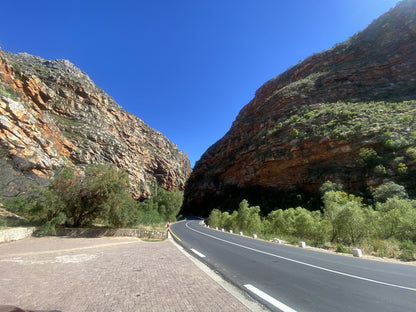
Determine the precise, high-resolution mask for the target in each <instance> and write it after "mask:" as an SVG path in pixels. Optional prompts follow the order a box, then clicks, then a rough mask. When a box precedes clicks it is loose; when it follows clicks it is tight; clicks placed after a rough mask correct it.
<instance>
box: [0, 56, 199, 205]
mask: <svg viewBox="0 0 416 312" xmlns="http://www.w3.org/2000/svg"><path fill="white" fill-rule="evenodd" d="M0 113H1V115H0V174H2V178H1V179H0V180H1V181H0V183H1V185H0V186H1V194H0V195H1V196H15V195H17V194H19V193H20V192H23V191H24V190H25V189H26V187H27V186H28V185H30V184H39V183H43V182H45V181H46V180H47V179H48V178H50V177H52V176H53V175H54V172H56V170H59V168H62V167H72V168H75V167H76V168H78V169H79V170H82V166H83V165H86V164H96V163H112V164H115V165H116V166H117V167H119V168H122V169H125V170H126V171H127V172H128V174H129V175H130V177H131V181H132V192H133V194H134V197H135V198H146V197H148V196H149V195H150V194H151V191H152V190H153V189H155V187H156V186H161V187H163V188H165V189H167V190H172V189H174V188H178V189H180V190H183V189H184V185H185V181H186V180H187V178H188V176H189V174H190V171H191V168H190V163H189V160H188V158H187V156H186V154H185V153H183V152H181V151H179V150H178V148H177V146H176V145H175V144H174V143H172V142H170V141H169V140H168V139H167V138H166V137H165V136H164V135H163V134H162V133H160V132H158V131H156V130H154V129H151V128H150V127H149V126H148V125H146V124H145V123H144V122H143V121H142V120H140V119H139V118H138V117H136V116H134V115H132V114H130V113H128V112H126V111H125V110H123V109H122V108H121V107H120V106H119V105H118V104H117V103H115V101H114V100H113V99H112V98H111V97H110V96H108V95H107V94H106V93H105V92H104V91H103V90H101V89H100V88H98V87H97V86H96V85H95V84H94V83H93V82H92V80H91V79H90V78H89V77H88V76H87V75H86V74H85V73H83V72H82V71H81V70H80V69H78V68H77V67H75V66H74V65H73V64H72V63H70V62H69V61H67V60H54V61H48V60H45V59H42V58H40V57H36V56H32V55H29V54H26V53H19V54H12V53H7V52H1V51H0Z"/></svg>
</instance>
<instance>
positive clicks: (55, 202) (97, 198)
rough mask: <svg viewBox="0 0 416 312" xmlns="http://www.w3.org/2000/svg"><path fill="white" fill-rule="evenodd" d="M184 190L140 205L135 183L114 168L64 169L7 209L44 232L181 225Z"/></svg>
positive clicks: (11, 201)
mask: <svg viewBox="0 0 416 312" xmlns="http://www.w3.org/2000/svg"><path fill="white" fill-rule="evenodd" d="M182 201H183V195H182V193H181V192H180V191H177V190H174V191H166V190H164V189H162V188H158V189H157V190H156V194H155V195H153V196H151V197H150V198H148V199H146V200H144V201H142V202H140V201H136V200H134V199H133V197H132V195H131V193H130V179H129V177H128V175H127V173H126V172H125V171H124V170H120V169H118V168H117V167H115V166H113V165H87V166H86V167H85V170H84V173H83V174H76V173H75V172H74V171H73V170H71V169H69V168H65V169H63V170H62V171H61V172H60V173H59V174H58V175H57V176H56V177H55V178H54V179H53V180H52V181H51V183H50V184H49V185H48V186H44V187H37V188H35V189H33V190H30V191H28V192H27V194H25V196H20V197H13V198H9V199H5V200H3V206H4V208H6V209H7V210H9V211H11V212H13V213H16V214H18V215H21V216H24V217H26V218H27V219H29V220H30V222H31V223H33V224H40V225H42V226H43V232H44V233H49V232H52V233H53V232H54V229H55V226H64V225H65V226H70V227H81V226H91V225H99V226H105V227H117V228H120V227H136V226H137V225H139V224H140V225H154V224H158V223H164V222H166V221H167V220H175V217H176V215H177V214H178V213H179V209H180V207H181V205H182Z"/></svg>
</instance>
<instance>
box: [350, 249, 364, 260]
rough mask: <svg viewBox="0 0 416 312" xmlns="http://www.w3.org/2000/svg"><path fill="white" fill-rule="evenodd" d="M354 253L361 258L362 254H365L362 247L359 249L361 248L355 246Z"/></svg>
mask: <svg viewBox="0 0 416 312" xmlns="http://www.w3.org/2000/svg"><path fill="white" fill-rule="evenodd" d="M351 251H352V255H353V256H354V257H359V258H361V257H362V256H363V252H362V251H361V249H359V248H353V249H352V250H351Z"/></svg>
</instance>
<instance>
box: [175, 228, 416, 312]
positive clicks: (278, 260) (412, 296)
mask: <svg viewBox="0 0 416 312" xmlns="http://www.w3.org/2000/svg"><path fill="white" fill-rule="evenodd" d="M171 230H172V232H173V234H174V235H173V236H174V238H175V240H176V241H177V242H178V243H179V244H180V245H182V246H183V247H184V248H185V249H186V250H188V251H189V252H190V253H192V254H193V255H194V256H195V257H197V258H199V259H200V260H201V261H203V262H204V263H206V264H207V265H208V266H210V267H211V268H212V269H213V270H215V271H217V272H218V273H219V274H221V275H222V276H223V277H224V278H225V279H227V280H228V281H230V282H232V283H233V284H234V285H236V286H237V287H240V288H241V289H243V290H244V291H247V292H248V293H249V294H250V295H251V296H252V297H253V298H255V299H257V300H258V301H259V302H261V303H263V304H264V305H265V306H267V307H268V308H269V309H270V310H272V311H284V312H293V311H298V312H307V311H315V312H316V311H319V312H324V311H328V312H334V311H377V312H382V311H386V312H387V311H388V312H391V311H413V312H414V311H416V266H412V265H405V264H396V263H386V262H379V261H371V260H367V259H359V258H352V257H345V256H340V255H334V254H328V253H323V252H318V251H313V250H308V249H302V248H297V247H293V246H284V245H279V244H275V243H270V242H265V241H261V240H255V239H252V238H249V237H244V236H239V235H235V234H229V233H226V232H221V231H216V230H213V229H209V228H206V227H203V226H201V225H199V221H198V220H185V221H181V222H178V223H175V224H173V225H171Z"/></svg>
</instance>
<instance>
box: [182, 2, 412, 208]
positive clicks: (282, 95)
mask: <svg viewBox="0 0 416 312" xmlns="http://www.w3.org/2000/svg"><path fill="white" fill-rule="evenodd" d="M415 16H416V1H404V2H402V3H400V4H399V5H398V6H397V7H396V8H394V9H392V10H391V11H389V12H388V13H386V14H385V15H383V16H381V17H380V18H379V19H377V20H376V21H375V22H373V23H372V24H371V25H370V26H369V27H368V28H367V29H365V30H364V31H362V32H361V33H359V34H357V35H355V36H354V37H352V38H351V39H349V40H347V41H346V42H344V43H342V44H339V45H337V46H335V47H334V48H332V49H330V50H328V51H325V52H323V53H320V54H316V55H313V56H311V57H309V58H307V59H306V60H304V61H303V62H301V63H299V64H297V65H295V66H293V67H292V68H290V69H289V70H287V71H286V72H284V73H283V74H281V75H279V76H278V77H276V78H273V79H271V80H269V81H268V82H266V83H265V84H264V85H263V86H262V87H261V88H260V89H259V90H257V92H256V94H255V97H254V98H253V100H252V101H250V102H249V103H248V104H247V105H246V106H245V107H243V109H242V110H241V111H240V113H239V115H238V116H237V118H236V120H235V121H234V123H233V125H232V127H231V129H230V130H229V132H228V133H227V134H226V135H225V136H224V137H223V138H222V139H221V140H219V141H218V142H217V143H215V144H214V145H213V146H211V147H210V148H209V149H208V150H207V151H206V152H205V154H204V155H203V156H202V157H201V159H200V160H199V161H198V162H197V164H196V166H195V168H194V171H193V173H192V174H191V177H190V179H189V180H188V183H187V186H186V190H185V203H184V207H183V210H182V213H183V214H184V215H187V214H193V215H208V214H209V211H210V210H211V209H213V208H222V209H236V207H238V206H237V205H238V201H240V200H241V199H242V198H246V199H249V201H251V203H253V204H260V205H263V204H264V203H265V202H267V201H269V202H270V205H269V206H270V207H269V208H271V207H273V206H274V208H275V207H279V206H280V207H281V205H280V204H281V202H282V201H284V200H285V194H286V195H287V194H288V193H289V192H292V191H293V192H295V193H296V192H297V194H298V195H297V197H298V198H301V197H302V196H301V195H302V194H306V193H307V194H309V195H310V194H311V193H313V192H315V193H316V192H317V191H318V188H319V187H320V185H321V184H322V183H323V182H325V180H332V181H336V182H341V183H343V184H344V185H346V186H347V187H349V188H352V189H354V188H355V189H358V188H360V187H363V186H364V187H365V186H368V185H373V184H377V183H378V184H379V183H382V181H383V179H382V178H380V179H378V180H377V179H376V180H374V179H373V178H372V177H371V176H370V175H369V174H367V173H366V172H364V171H363V170H362V168H358V165H357V159H358V158H359V154H360V151H361V150H362V149H363V148H372V149H375V150H380V148H381V146H382V145H383V141H382V138H381V137H377V136H376V135H374V133H370V132H369V133H365V132H364V133H362V136H361V137H357V136H355V137H351V136H350V137H345V138H342V137H337V136H336V135H334V134H332V133H329V134H328V135H325V136H321V137H317V136H316V135H315V134H314V133H309V134H308V131H309V132H313V130H312V129H314V126H319V124H316V125H313V124H302V123H301V122H297V120H298V119H301V117H302V118H303V117H304V116H303V114H306V112H308V110H310V109H309V108H310V107H312V106H313V107H315V108H316V110H322V111H323V110H325V107H327V104H328V103H336V102H338V101H343V102H351V103H357V102H363V103H365V102H371V101H387V102H400V101H404V100H414V99H416V76H415V73H416V58H415V55H416V17H415ZM341 113H342V112H341ZM352 113H354V112H352ZM297 116H299V118H297ZM415 117H416V116H415ZM410 118H411V117H410ZM292 120H293V123H292V124H291V121H292ZM320 122H322V121H320ZM325 122H327V123H328V122H329V121H328V120H325ZM316 123H318V122H317V121H316ZM392 131H394V129H392ZM406 131H407V132H406ZM406 131H405V130H403V133H401V135H403V136H406V135H408V133H410V132H412V131H416V129H415V125H414V123H413V125H412V124H410V125H409V128H408V129H407V130H406ZM298 132H302V133H303V137H302V139H300V138H299V137H298V136H297V133H298ZM409 168H410V167H409ZM414 169H416V168H410V169H409V170H414ZM387 171H388V170H387ZM388 174H389V172H387V174H386V176H385V177H383V178H394V173H391V174H390V176H388ZM269 195H270V196H269ZM287 196H289V195H287ZM295 197H296V196H295ZM295 199H296V198H295ZM273 201H274V203H273ZM304 203H305V200H303V201H302V200H300V201H298V202H297V201H296V200H293V201H291V202H290V205H298V204H299V205H301V204H304Z"/></svg>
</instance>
